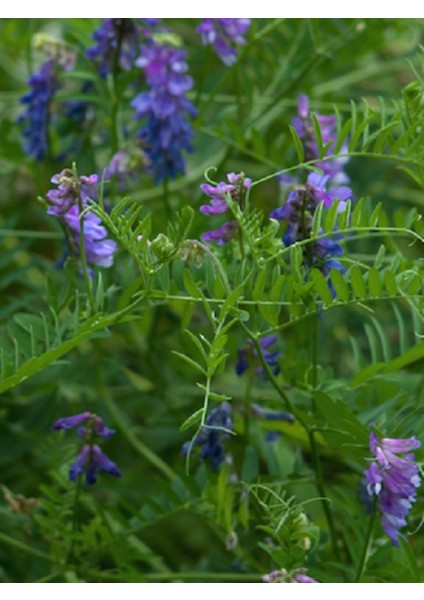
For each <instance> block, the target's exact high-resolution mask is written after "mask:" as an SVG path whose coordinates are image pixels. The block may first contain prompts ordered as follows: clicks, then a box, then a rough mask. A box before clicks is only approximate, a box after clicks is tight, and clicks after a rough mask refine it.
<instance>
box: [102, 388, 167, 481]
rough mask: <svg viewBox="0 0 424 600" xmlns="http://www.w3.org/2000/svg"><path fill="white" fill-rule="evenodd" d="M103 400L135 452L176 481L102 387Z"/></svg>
mask: <svg viewBox="0 0 424 600" xmlns="http://www.w3.org/2000/svg"><path fill="white" fill-rule="evenodd" d="M102 399H103V400H104V403H105V404H106V406H107V408H108V410H109V412H110V414H111V415H112V417H113V418H114V420H115V422H116V424H117V425H118V427H119V428H120V431H121V432H122V434H123V435H124V436H125V437H126V439H127V441H128V442H129V444H130V445H131V446H132V447H133V448H134V450H136V451H137V452H138V453H139V454H140V456H142V457H143V458H144V460H146V461H147V462H149V463H150V464H151V465H153V466H154V467H156V469H157V470H158V471H160V472H161V473H162V475H165V477H167V478H168V479H170V480H173V479H175V473H174V471H173V470H172V469H171V468H170V467H169V466H168V465H167V464H166V463H165V462H164V461H163V460H162V459H161V458H160V457H159V456H158V455H157V454H155V453H154V452H153V451H152V450H150V448H149V447H148V446H146V445H145V444H144V443H143V442H142V441H141V440H139V439H138V437H137V436H136V435H135V433H134V432H133V431H132V430H131V429H130V428H129V426H128V423H127V422H126V420H125V417H124V415H123V414H122V413H121V411H120V410H119V408H118V407H117V405H116V403H115V402H114V401H113V400H112V398H111V396H110V394H109V393H108V392H107V390H106V389H105V387H104V386H103V387H102Z"/></svg>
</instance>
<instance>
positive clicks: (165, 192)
mask: <svg viewBox="0 0 424 600" xmlns="http://www.w3.org/2000/svg"><path fill="white" fill-rule="evenodd" d="M162 187H163V203H164V205H165V211H166V216H167V218H168V219H170V220H171V219H172V208H171V205H170V203H169V179H168V178H167V177H166V178H165V179H164V180H163V186H162Z"/></svg>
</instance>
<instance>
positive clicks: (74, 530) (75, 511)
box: [65, 477, 82, 565]
mask: <svg viewBox="0 0 424 600" xmlns="http://www.w3.org/2000/svg"><path fill="white" fill-rule="evenodd" d="M81 487H82V477H78V481H77V484H76V487H75V497H74V506H73V508H72V541H71V545H70V547H69V552H68V555H67V557H66V561H65V565H67V564H69V562H70V561H71V559H72V556H73V553H74V548H75V540H76V533H77V529H78V503H79V498H80V494H81Z"/></svg>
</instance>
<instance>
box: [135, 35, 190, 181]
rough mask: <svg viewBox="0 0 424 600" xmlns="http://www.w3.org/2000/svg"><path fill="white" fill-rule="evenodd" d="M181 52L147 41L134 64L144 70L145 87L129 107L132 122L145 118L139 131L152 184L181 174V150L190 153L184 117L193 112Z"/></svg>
mask: <svg viewBox="0 0 424 600" xmlns="http://www.w3.org/2000/svg"><path fill="white" fill-rule="evenodd" d="M185 54H186V53H185V50H180V49H179V48H175V47H172V46H166V45H160V44H156V43H154V42H151V43H150V44H148V45H145V46H143V47H142V49H141V55H140V57H139V58H138V59H137V61H136V65H137V66H139V67H141V68H142V69H143V71H144V74H145V77H146V82H147V85H148V87H149V90H148V91H147V92H142V93H141V94H139V95H138V96H136V98H134V100H133V101H132V103H131V105H132V106H133V108H134V109H135V115H134V118H135V119H146V121H147V122H146V124H145V125H144V126H143V127H142V128H140V129H139V131H138V134H137V135H138V137H139V138H140V140H141V141H142V143H143V145H144V148H145V151H146V154H147V156H148V158H149V162H150V165H151V168H152V171H153V176H154V179H155V182H156V183H159V182H160V181H163V180H164V179H168V178H171V179H173V178H175V177H176V176H177V175H178V174H179V173H184V172H185V161H184V157H183V150H186V151H187V152H191V151H192V146H191V140H192V137H193V132H192V128H191V124H190V121H189V118H188V117H195V116H196V115H197V110H196V109H195V107H194V106H193V104H192V103H191V102H189V100H187V98H186V93H187V92H188V90H190V89H191V88H192V87H193V80H192V78H191V77H189V76H188V75H187V74H186V72H187V68H188V67H187V64H186V62H185Z"/></svg>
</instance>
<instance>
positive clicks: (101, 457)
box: [69, 444, 122, 485]
mask: <svg viewBox="0 0 424 600" xmlns="http://www.w3.org/2000/svg"><path fill="white" fill-rule="evenodd" d="M99 471H102V472H104V473H109V474H110V475H114V476H115V477H121V476H122V473H121V471H120V470H119V469H118V467H117V466H116V465H115V463H114V462H112V461H111V460H110V459H109V458H108V457H107V456H106V454H104V453H103V452H102V451H101V450H100V448H99V446H97V444H92V445H91V444H84V446H83V447H82V450H81V452H80V454H79V456H78V458H77V460H76V461H75V462H74V463H73V464H72V465H71V466H70V468H69V479H70V480H71V481H76V480H77V479H78V477H80V475H82V474H83V473H84V472H85V481H86V483H87V484H88V485H92V484H93V483H96V481H97V473H98V472H99Z"/></svg>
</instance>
